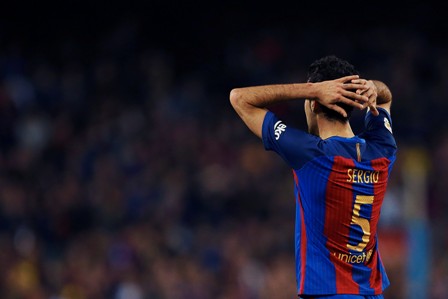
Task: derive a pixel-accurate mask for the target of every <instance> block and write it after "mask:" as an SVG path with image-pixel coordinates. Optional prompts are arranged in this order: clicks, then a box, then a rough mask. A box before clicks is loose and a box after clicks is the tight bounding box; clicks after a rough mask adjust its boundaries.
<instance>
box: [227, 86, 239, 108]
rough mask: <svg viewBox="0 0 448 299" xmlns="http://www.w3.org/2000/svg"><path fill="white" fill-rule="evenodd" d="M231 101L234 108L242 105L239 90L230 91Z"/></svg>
mask: <svg viewBox="0 0 448 299" xmlns="http://www.w3.org/2000/svg"><path fill="white" fill-rule="evenodd" d="M229 99H230V104H231V105H232V107H233V108H235V109H236V108H237V107H238V106H240V105H241V99H242V97H241V92H240V89H239V88H234V89H232V90H231V91H230V95H229Z"/></svg>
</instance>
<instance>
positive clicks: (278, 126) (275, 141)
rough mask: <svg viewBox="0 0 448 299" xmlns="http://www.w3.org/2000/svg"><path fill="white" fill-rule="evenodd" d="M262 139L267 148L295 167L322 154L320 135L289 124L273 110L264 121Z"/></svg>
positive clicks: (297, 167) (299, 166)
mask: <svg viewBox="0 0 448 299" xmlns="http://www.w3.org/2000/svg"><path fill="white" fill-rule="evenodd" d="M262 140H263V145H264V147H265V149H266V150H270V151H274V152H276V153H277V154H278V155H280V156H281V157H282V158H283V160H285V162H286V163H287V164H288V165H289V166H291V167H292V168H294V169H299V168H301V167H302V166H303V165H304V164H305V163H306V162H308V161H310V160H311V159H313V158H314V157H316V156H317V155H319V154H321V151H320V149H319V147H318V145H319V142H320V141H321V139H320V138H319V137H317V136H314V135H311V134H309V133H307V132H304V131H302V130H298V129H296V128H292V127H289V126H287V125H286V124H285V123H284V122H283V121H281V120H279V119H278V118H277V116H276V115H275V114H274V113H272V112H271V111H268V113H266V116H265V118H264V121H263V129H262Z"/></svg>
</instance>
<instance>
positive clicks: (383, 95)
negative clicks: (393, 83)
mask: <svg viewBox="0 0 448 299" xmlns="http://www.w3.org/2000/svg"><path fill="white" fill-rule="evenodd" d="M372 81H373V83H374V84H375V86H376V89H377V94H378V96H377V98H376V103H377V105H381V104H386V103H389V102H392V93H391V91H390V89H389V87H387V85H386V84H384V83H383V82H381V81H378V80H372Z"/></svg>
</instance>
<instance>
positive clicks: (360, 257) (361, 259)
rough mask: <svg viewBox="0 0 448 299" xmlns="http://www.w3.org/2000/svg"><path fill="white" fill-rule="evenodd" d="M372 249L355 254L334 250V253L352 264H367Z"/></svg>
mask: <svg viewBox="0 0 448 299" xmlns="http://www.w3.org/2000/svg"><path fill="white" fill-rule="evenodd" d="M372 251H373V250H372V249H370V250H369V251H367V253H366V252H362V253H361V254H353V253H341V252H338V253H336V252H333V255H334V256H335V257H336V258H338V259H340V260H341V261H343V262H346V263H350V264H361V263H363V264H367V263H368V262H369V261H370V258H371V257H372Z"/></svg>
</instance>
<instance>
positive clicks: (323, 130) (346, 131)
mask: <svg viewBox="0 0 448 299" xmlns="http://www.w3.org/2000/svg"><path fill="white" fill-rule="evenodd" d="M318 127H319V137H320V138H322V139H327V138H330V137H334V136H339V137H345V138H351V137H353V136H355V134H354V133H353V130H352V127H351V126H350V123H349V122H346V123H341V122H339V121H336V120H333V121H331V120H327V119H319V120H318Z"/></svg>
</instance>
